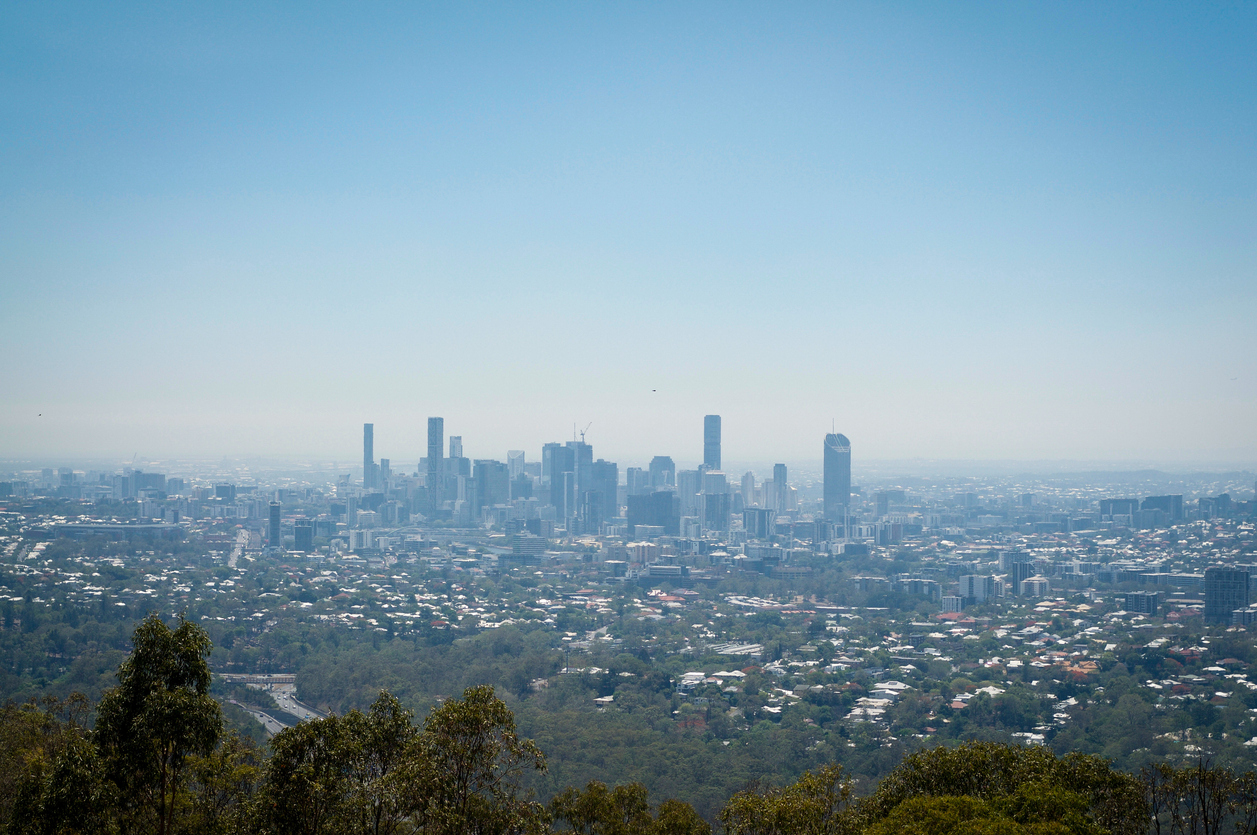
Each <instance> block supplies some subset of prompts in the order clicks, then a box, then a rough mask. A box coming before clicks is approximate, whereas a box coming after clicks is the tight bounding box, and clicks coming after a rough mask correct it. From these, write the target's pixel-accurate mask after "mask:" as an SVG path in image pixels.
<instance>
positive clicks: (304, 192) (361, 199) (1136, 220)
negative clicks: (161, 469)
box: [0, 3, 1257, 465]
mask: <svg viewBox="0 0 1257 835" xmlns="http://www.w3.org/2000/svg"><path fill="white" fill-rule="evenodd" d="M1254 43H1257V6H1254V5H1252V4H1242V5H1241V4H1216V5H1212V6H1208V7H1206V6H1201V5H1194V4H1181V3H1179V4H1169V3H1166V4H1156V3H1140V4H1083V3H1076V4H1069V3H1042V4H1030V3H1005V4H989V5H987V4H963V5H961V4H946V5H945V4H897V5H892V4H788V3H773V4H731V3H720V4H671V5H665V4H632V5H625V4H619V5H617V4H491V5H490V4H481V5H472V4H448V5H437V4H431V5H423V4H395V5H386V4H354V5H350V4H345V5H342V6H333V5H326V4H323V5H317V4H300V5H298V4H293V5H278V4H269V5H266V6H265V7H260V6H259V4H234V5H232V4H214V5H213V7H212V8H197V7H195V6H191V5H183V6H175V5H174V4H161V5H152V6H141V5H138V4H132V5H128V6H127V7H125V8H122V7H119V6H116V5H110V4H82V5H75V4H70V5H66V4H7V5H5V6H4V7H3V8H0V113H2V114H3V117H2V118H0V350H2V351H3V355H4V357H5V362H4V363H3V366H2V367H0V385H2V389H0V390H2V391H3V392H4V397H3V398H0V455H7V456H36V455H38V456H44V455H65V456H74V455H93V456H109V455H117V456H123V457H125V458H127V459H129V458H130V456H131V454H132V453H134V452H135V451H137V450H138V451H140V453H141V454H142V455H143V454H147V455H152V456H176V455H223V454H228V455H236V454H256V453H278V454H301V455H306V454H308V455H326V456H330V455H343V456H345V457H350V456H352V454H353V452H354V450H355V449H356V445H357V443H358V440H359V438H360V428H359V424H361V423H362V422H364V421H374V422H375V423H376V427H377V428H376V437H377V442H376V447H377V451H378V452H379V454H381V455H390V454H391V456H392V457H393V458H395V459H398V460H405V459H413V458H416V457H417V456H418V455H419V454H421V450H422V447H423V443H424V439H423V426H424V424H425V418H426V417H427V416H428V415H433V414H440V415H444V416H445V418H446V425H447V431H448V432H450V433H451V434H462V435H463V436H464V438H465V445H466V448H467V451H468V454H469V455H473V456H476V457H503V456H504V455H505V451H506V450H507V449H510V448H516V447H519V448H524V449H527V450H539V448H540V445H541V444H542V443H543V442H545V441H548V440H555V439H563V438H565V437H570V432H571V426H572V424H573V423H579V424H580V425H581V426H584V425H585V424H586V423H589V422H591V421H592V422H593V424H594V426H593V427H592V428H591V432H590V440H591V441H592V442H593V443H594V444H595V450H596V451H597V452H598V453H599V454H605V455H608V456H610V457H614V458H617V459H619V460H621V461H622V465H631V464H634V463H639V462H640V461H641V460H642V459H644V458H648V457H649V456H650V455H653V454H671V455H673V456H674V457H675V458H677V459H678V461H687V460H692V459H695V458H697V457H698V456H699V455H700V453H701V420H702V415H703V414H705V413H708V412H718V413H720V414H722V415H724V426H725V444H726V453H725V454H726V457H732V458H735V459H738V460H789V461H799V460H807V459H809V458H812V457H819V454H820V440H821V437H822V435H823V434H824V433H825V432H826V431H828V430H829V427H830V425H831V421H836V423H837V425H838V428H839V430H840V431H843V432H845V433H846V434H847V435H849V436H850V437H851V439H852V442H853V445H854V448H855V451H856V454H857V455H862V456H865V457H868V458H879V459H887V458H911V457H929V458H964V459H983V458H990V459H1010V458H1013V459H1071V460H1080V459H1087V460H1124V461H1134V460H1138V461H1150V462H1163V463H1186V462H1219V463H1232V464H1237V465H1238V464H1248V463H1251V462H1254V461H1257V443H1255V442H1254V439H1253V427H1254V426H1257V335H1255V334H1257V327H1255V319H1257V269H1255V268H1257V153H1255V150H1257V50H1254V49H1253V44H1254Z"/></svg>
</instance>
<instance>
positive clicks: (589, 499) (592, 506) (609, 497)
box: [584, 458, 620, 533]
mask: <svg viewBox="0 0 1257 835" xmlns="http://www.w3.org/2000/svg"><path fill="white" fill-rule="evenodd" d="M619 486H620V468H619V465H617V464H616V463H615V462H614V461H604V460H603V459H601V458H599V459H598V460H597V461H595V462H593V464H592V465H591V467H590V478H589V484H588V486H587V488H586V489H585V491H584V492H585V497H586V498H585V514H584V517H585V532H586V533H596V532H597V531H598V526H599V525H601V524H602V523H603V522H607V521H609V520H611V519H614V518H615V517H617V516H619V515H620V503H619V501H618V500H617V498H616V491H617V489H618V488H619Z"/></svg>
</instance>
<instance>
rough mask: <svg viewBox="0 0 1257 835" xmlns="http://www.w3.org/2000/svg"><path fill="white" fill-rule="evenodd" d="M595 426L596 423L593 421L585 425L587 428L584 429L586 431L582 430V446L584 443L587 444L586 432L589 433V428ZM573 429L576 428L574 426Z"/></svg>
mask: <svg viewBox="0 0 1257 835" xmlns="http://www.w3.org/2000/svg"><path fill="white" fill-rule="evenodd" d="M593 425H594V422H593V421H592V420H591V421H590V422H589V423H587V424H585V428H584V429H582V430H581V431H580V442H581V443H582V444H583V443H585V433H586V432H588V431H589V427H591V426H593ZM572 428H573V429H575V428H576V427H575V426H573V427H572Z"/></svg>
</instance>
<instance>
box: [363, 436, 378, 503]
mask: <svg viewBox="0 0 1257 835" xmlns="http://www.w3.org/2000/svg"><path fill="white" fill-rule="evenodd" d="M362 487H363V489H364V490H371V489H373V488H374V487H375V424H374V423H364V424H362Z"/></svg>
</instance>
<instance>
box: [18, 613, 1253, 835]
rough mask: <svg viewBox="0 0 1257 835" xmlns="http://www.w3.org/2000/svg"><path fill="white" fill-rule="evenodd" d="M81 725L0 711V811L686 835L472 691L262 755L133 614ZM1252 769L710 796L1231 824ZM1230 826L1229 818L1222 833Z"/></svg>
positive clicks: (800, 815) (888, 826)
mask: <svg viewBox="0 0 1257 835" xmlns="http://www.w3.org/2000/svg"><path fill="white" fill-rule="evenodd" d="M132 641H133V647H134V648H133V651H132V652H131V654H130V655H129V656H128V657H127V658H126V660H124V661H123V663H122V664H121V665H120V667H119V669H118V673H117V679H118V684H117V686H115V687H114V688H111V689H110V690H108V691H107V692H106V693H105V695H104V697H103V698H102V700H101V702H100V704H99V705H98V707H97V709H96V712H95V721H94V723H92V722H90V721H89V718H90V717H89V716H88V711H87V705H86V704H85V702H84V701H83V700H82V699H74V700H70V701H69V702H65V703H61V702H55V701H52V702H49V703H47V704H45V705H44V706H43V707H40V706H37V705H35V704H33V703H28V704H25V705H14V704H10V705H8V706H7V707H5V708H4V709H3V712H2V714H0V741H2V742H3V746H2V747H0V751H2V752H3V753H0V817H2V820H0V825H2V826H3V827H4V830H5V831H6V832H10V833H22V835H26V834H27V833H30V835H34V833H40V834H41V835H43V833H89V832H91V833H95V832H106V833H108V832H116V833H132V832H134V833H157V835H167V833H224V835H225V834H226V833H258V834H259V835H261V834H262V833H275V835H281V833H303V835H340V833H346V835H347V833H372V835H408V834H410V833H413V834H414V835H419V833H424V835H428V834H429V833H430V834H431V835H438V833H439V834H440V835H444V833H450V834H451V835H453V833H480V835H499V834H500V835H507V833H542V832H547V831H553V832H569V831H570V832H580V833H586V834H587V835H639V834H640V835H703V833H709V832H710V831H711V825H710V823H709V822H707V821H704V820H703V818H702V817H701V816H700V815H698V814H697V813H696V812H695V810H694V809H693V808H692V807H691V806H689V805H688V804H686V803H683V802H681V801H678V800H675V799H667V800H664V801H663V802H662V803H660V804H659V805H658V806H657V807H652V804H651V802H650V799H649V794H648V791H647V789H646V788H645V787H644V786H643V785H641V784H640V783H636V782H631V781H629V782H623V783H621V784H619V785H614V786H612V787H609V786H608V785H607V784H606V783H603V782H600V781H596V780H595V781H590V782H588V783H587V784H585V786H584V788H579V789H578V788H574V787H567V788H564V789H562V790H560V791H558V792H557V793H556V794H555V795H554V797H553V798H552V799H551V800H550V801H549V802H548V803H542V802H540V800H539V799H537V798H536V797H535V796H534V795H533V793H532V791H531V790H530V789H529V787H528V785H527V784H526V782H525V780H524V777H525V776H526V775H527V774H528V773H529V772H544V771H545V770H546V757H545V755H544V753H543V752H542V750H541V749H540V748H539V747H538V746H537V745H536V743H535V742H534V741H532V740H530V739H527V738H525V737H523V736H521V735H520V733H519V732H518V730H517V728H516V722H515V716H514V715H513V713H512V712H511V710H510V709H509V708H508V707H507V705H506V704H505V703H504V702H503V701H502V700H501V699H500V698H498V697H497V695H496V694H495V692H494V689H493V688H492V687H489V686H484V685H481V686H474V687H470V688H467V689H466V690H465V691H464V692H463V694H462V696H461V698H450V699H446V700H443V701H442V702H441V703H440V704H439V705H437V706H435V707H434V708H433V709H432V710H431V711H430V712H429V714H428V716H427V717H426V718H425V719H424V721H423V722H422V723H421V724H416V723H415V717H414V714H413V713H412V712H411V711H409V710H407V709H406V708H404V707H403V706H402V705H401V703H400V702H399V701H398V700H397V699H396V698H395V697H394V696H392V695H391V694H389V693H388V692H381V693H380V694H379V695H378V696H377V698H376V699H375V701H374V703H373V704H372V705H371V707H370V709H369V710H368V711H367V712H366V713H363V712H360V711H358V710H350V711H348V712H346V713H345V714H343V715H339V716H338V715H332V716H329V717H327V718H323V719H318V720H314V721H308V722H301V723H299V724H297V725H296V726H295V727H292V728H288V729H286V730H283V731H281V732H280V733H278V734H276V735H275V736H274V737H273V738H272V739H271V741H270V744H269V746H268V747H269V750H268V751H262V750H260V749H258V748H257V747H255V746H253V745H251V744H250V743H249V742H248V741H246V740H242V739H241V738H240V737H238V736H237V735H235V734H231V733H227V732H225V730H224V723H223V719H222V715H221V713H220V712H219V710H218V706H217V704H216V703H215V701H214V700H213V698H211V697H210V696H209V695H208V690H209V680H210V674H209V665H208V660H207V659H208V656H209V654H210V651H211V643H210V641H209V638H208V635H207V634H206V632H205V631H204V630H203V629H202V628H201V627H200V626H198V625H197V624H195V623H192V622H190V621H188V620H185V619H182V618H181V619H180V620H179V621H178V623H177V624H176V626H175V628H173V629H172V628H171V627H170V626H168V625H167V624H166V623H165V622H163V621H162V620H161V618H160V617H158V616H156V615H152V616H150V617H148V618H147V619H145V620H144V621H143V622H142V623H141V624H140V625H139V626H138V627H137V628H136V629H135V631H134V633H133V637H132ZM1255 789H1257V778H1255V777H1254V775H1253V774H1251V773H1249V774H1244V775H1240V776H1236V775H1235V774H1234V773H1232V772H1230V771H1229V770H1226V769H1222V768H1210V767H1208V766H1207V764H1205V763H1203V762H1201V763H1198V764H1197V765H1196V766H1195V767H1189V768H1181V769H1175V768H1173V767H1171V766H1169V765H1168V764H1163V763H1162V764H1157V765H1155V766H1153V767H1149V768H1147V769H1145V770H1144V771H1143V773H1142V774H1141V775H1140V776H1138V777H1136V776H1133V775H1131V774H1128V773H1124V772H1121V771H1118V770H1116V769H1114V768H1113V767H1112V766H1111V764H1110V763H1109V762H1107V761H1105V760H1103V759H1101V758H1099V757H1096V756H1092V755H1084V754H1068V755H1066V756H1057V755H1056V754H1054V753H1052V752H1051V751H1050V750H1049V749H1046V748H1043V747H1037V746H1032V747H1018V746H1008V745H1000V744H994V743H981V742H974V743H968V744H964V745H961V746H959V747H956V748H943V747H940V748H933V749H928V750H923V751H920V752H917V753H915V754H912V755H910V756H908V757H906V758H904V760H903V761H902V762H901V763H899V764H898V765H897V766H896V767H895V768H894V769H892V770H891V771H890V773H889V775H888V776H887V777H886V778H885V779H884V780H882V781H881V782H880V783H879V784H878V785H877V786H876V787H875V788H874V789H873V791H871V792H870V793H868V794H866V795H864V796H857V793H856V792H855V791H854V787H853V784H852V782H851V780H850V779H849V778H848V777H847V776H846V775H845V773H844V772H843V770H842V768H841V766H839V765H837V764H835V763H830V764H827V765H825V766H823V767H821V768H819V769H815V770H812V771H808V772H806V773H804V774H803V776H802V777H801V778H800V779H799V780H798V781H796V782H794V783H792V784H789V785H785V786H763V785H751V786H749V787H746V788H744V789H743V790H741V791H739V792H737V793H735V794H733V796H731V797H729V798H727V800H726V802H725V803H724V805H723V808H722V811H721V812H720V814H719V816H718V817H719V825H720V826H721V827H722V828H723V829H724V830H725V831H726V832H727V833H729V835H788V833H805V834H806V835H823V834H824V835H828V833H833V835H847V833H851V835H855V833H876V835H889V833H900V832H922V833H930V835H952V833H955V835H962V833H964V834H965V835H968V834H969V833H972V834H973V835H977V833H1010V835H1011V834H1012V833H1025V835H1104V833H1110V835H1138V834H1139V833H1142V832H1145V831H1149V828H1150V826H1151V830H1152V831H1155V832H1157V833H1161V832H1168V833H1183V835H1186V833H1197V832H1201V833H1220V832H1222V831H1223V828H1222V827H1223V826H1224V825H1225V826H1227V827H1230V829H1231V830H1233V831H1235V832H1237V833H1250V832H1253V831H1254V825H1255V824H1257V791H1255ZM1228 831H1230V830H1228Z"/></svg>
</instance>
